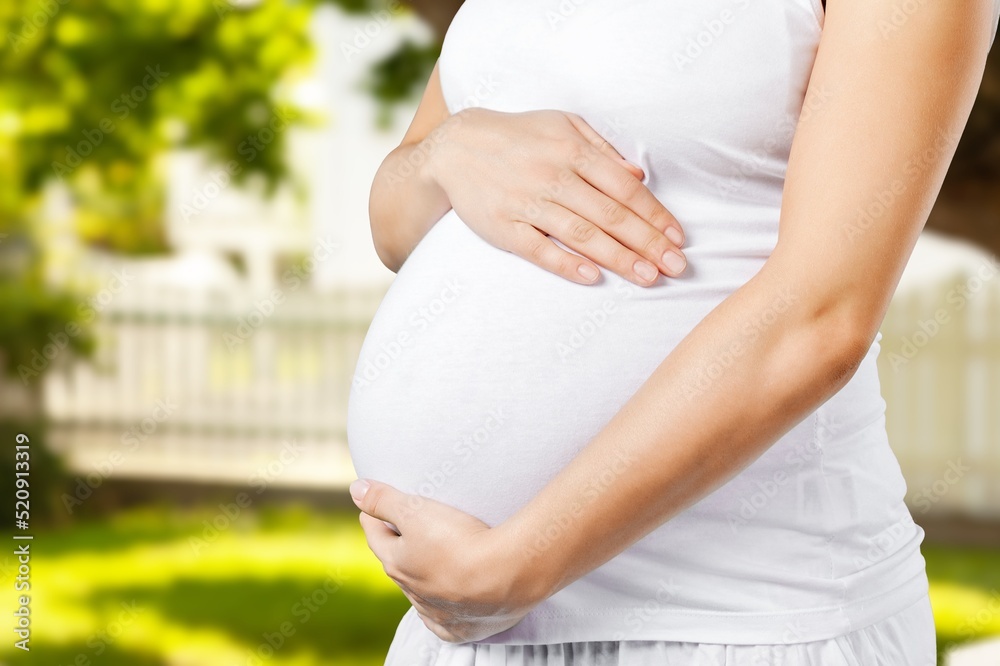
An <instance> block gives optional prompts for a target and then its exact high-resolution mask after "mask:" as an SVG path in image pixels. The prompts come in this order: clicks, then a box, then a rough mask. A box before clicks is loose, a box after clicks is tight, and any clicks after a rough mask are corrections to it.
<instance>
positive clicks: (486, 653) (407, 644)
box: [385, 597, 937, 666]
mask: <svg viewBox="0 0 1000 666" xmlns="http://www.w3.org/2000/svg"><path fill="white" fill-rule="evenodd" d="M936 663H937V655H936V644H935V638H934V618H933V616H932V614H931V606H930V600H929V599H928V598H927V597H923V598H922V599H920V600H919V601H917V602H915V603H914V604H912V605H911V606H909V607H908V608H905V609H903V610H902V611H900V612H898V613H896V614H895V615H892V616H890V617H888V618H886V619H884V620H881V621H879V622H876V623H875V624H872V625H869V626H867V627H863V628H861V629H858V630H856V631H852V632H851V633H848V634H844V635H842V636H837V637H836V638H830V639H827V640H822V641H812V642H808V643H793V644H791V645H718V644H711V643H682V642H667V641H591V642H578V643H556V644H550V645H496V644H474V643H468V644H454V643H445V642H443V641H442V640H440V639H439V638H438V637H437V636H435V635H434V634H433V633H431V632H430V630H428V629H427V628H426V627H425V626H424V625H423V623H422V622H421V621H420V618H419V617H417V614H416V613H415V612H414V611H413V609H412V608H411V609H410V611H408V612H407V613H406V615H404V616H403V620H402V622H400V624H399V628H398V629H397V631H396V638H395V640H394V641H393V643H392V646H391V647H390V649H389V654H388V655H387V657H386V662H385V666H935V664H936Z"/></svg>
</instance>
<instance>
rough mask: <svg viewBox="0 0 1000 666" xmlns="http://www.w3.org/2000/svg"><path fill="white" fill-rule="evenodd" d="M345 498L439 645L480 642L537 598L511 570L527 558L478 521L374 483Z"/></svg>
mask: <svg viewBox="0 0 1000 666" xmlns="http://www.w3.org/2000/svg"><path fill="white" fill-rule="evenodd" d="M366 484H367V485H366ZM351 496H352V497H353V498H354V503H355V504H357V506H358V508H359V509H361V512H362V513H361V527H362V528H363V529H364V531H365V537H366V538H367V540H368V547H369V548H371V550H372V552H373V553H375V556H376V557H377V558H378V559H379V560H380V561H381V562H382V567H383V568H384V569H385V573H386V574H387V575H388V576H389V577H390V578H391V579H392V580H393V581H395V583H396V584H397V585H399V587H400V589H402V590H403V594H405V595H406V597H407V599H409V600H410V603H411V604H413V606H414V608H415V609H416V610H417V613H418V614H419V615H420V618H421V619H422V620H423V622H424V624H425V625H426V626H427V628H428V629H430V630H431V631H432V632H434V634H435V635H436V636H437V637H438V638H441V639H442V640H444V641H448V642H451V643H465V642H469V641H476V640H482V639H483V638H487V637H489V636H492V635H494V634H497V633H499V632H501V631H503V630H505V629H509V628H510V627H512V626H514V625H515V624H517V623H518V622H519V621H520V620H521V618H522V617H524V616H525V615H526V614H527V613H528V611H530V610H531V608H532V607H533V606H535V605H536V604H537V603H538V602H539V601H541V600H542V599H543V598H544V596H540V595H539V593H538V592H537V591H536V590H537V588H539V587H540V586H539V585H538V584H537V581H531V580H526V578H529V577H530V576H526V574H527V571H526V569H527V568H526V567H521V566H519V564H518V562H520V561H523V560H525V559H526V558H524V557H520V556H519V554H518V553H517V552H516V551H515V549H514V546H513V544H512V543H511V542H510V541H505V540H504V538H503V536H502V535H501V534H500V531H499V530H498V529H496V528H491V527H490V526H489V525H487V524H486V523H484V522H482V521H481V520H479V519H477V518H475V517H473V516H470V515H469V514H467V513H464V512H462V511H459V510H458V509H455V508H453V507H450V506H448V505H446V504H442V503H441V502H437V501H435V500H432V499H427V498H425V497H420V496H419V495H408V494H406V493H403V492H400V491H399V490H396V489H395V488H393V487H391V486H388V485H386V484H384V483H379V482H377V481H368V480H359V481H355V482H354V483H352V484H351ZM383 521H384V522H383ZM386 523H391V524H392V525H395V526H396V527H397V529H398V530H399V533H398V534H397V533H396V531H394V530H393V529H392V528H391V527H389V526H388V525H387V524H386Z"/></svg>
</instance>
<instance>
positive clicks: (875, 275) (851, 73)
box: [768, 0, 994, 337]
mask: <svg viewBox="0 0 1000 666" xmlns="http://www.w3.org/2000/svg"><path fill="white" fill-rule="evenodd" d="M993 2H994V0H965V1H964V2H957V3H944V2H921V3H915V6H916V11H914V12H912V13H909V14H907V13H905V12H900V10H899V9H898V8H899V7H900V5H899V3H898V1H897V0H831V1H830V2H828V3H827V5H828V6H829V11H828V13H827V16H826V21H825V24H824V29H823V35H822V37H821V41H820V46H819V50H818V53H817V56H816V61H815V64H814V67H813V72H812V76H811V78H810V82H809V92H808V93H807V99H810V98H812V99H815V100H817V102H816V103H815V104H813V105H811V108H810V109H809V112H808V113H804V114H803V115H802V117H801V118H800V120H799V124H798V127H797V129H796V132H795V137H794V140H793V143H792V149H791V155H790V157H789V163H788V171H787V174H786V178H785V190H784V195H783V200H782V210H781V222H780V231H779V239H778V244H777V247H776V248H775V251H774V253H773V254H772V260H773V264H772V262H768V263H769V264H771V265H772V267H771V268H770V270H774V269H775V268H777V269H778V270H781V271H783V272H784V274H785V275H786V276H787V277H792V278H793V279H795V280H796V282H797V284H799V285H800V287H801V288H802V289H803V290H804V292H805V293H806V295H807V296H810V297H813V301H814V302H815V303H817V304H818V305H817V307H818V308H829V307H830V305H831V304H835V305H838V306H839V305H843V306H845V307H847V308H848V313H849V314H850V316H851V317H853V318H854V319H855V320H857V321H859V322H860V323H859V325H860V326H861V328H863V329H864V330H865V331H866V332H867V333H870V337H874V335H875V331H876V330H877V328H878V326H879V325H880V323H881V320H882V317H883V316H884V314H885V308H886V307H887V306H888V301H889V299H890V297H891V296H892V293H893V291H894V290H895V287H896V285H897V283H898V281H899V276H900V274H901V273H902V270H903V268H904V266H905V264H906V261H907V259H908V257H909V255H910V252H911V250H912V248H913V244H914V243H915V242H916V238H917V236H918V234H919V232H920V230H921V228H922V227H923V225H924V223H925V222H926V219H927V216H928V214H929V212H930V209H931V207H932V206H933V203H934V200H935V198H936V197H937V193H938V191H939V190H940V187H941V183H942V181H943V180H944V176H945V173H946V171H947V169H948V165H949V163H950V162H951V158H952V156H953V154H954V151H955V147H956V144H957V142H958V138H959V136H960V135H961V132H962V130H963V128H964V126H965V123H966V120H967V119H968V115H969V112H970V110H971V108H972V104H973V102H974V100H975V97H976V93H977V91H978V88H979V84H980V82H981V79H982V74H983V68H984V65H985V60H986V53H987V51H988V50H989V44H990V38H991V35H992V22H993Z"/></svg>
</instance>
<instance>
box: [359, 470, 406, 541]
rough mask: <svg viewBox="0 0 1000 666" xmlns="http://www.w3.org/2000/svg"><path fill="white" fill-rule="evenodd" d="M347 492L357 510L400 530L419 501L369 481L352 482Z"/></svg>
mask: <svg viewBox="0 0 1000 666" xmlns="http://www.w3.org/2000/svg"><path fill="white" fill-rule="evenodd" d="M349 490H350V493H351V499H353V500H354V503H355V504H356V505H357V507H358V508H359V509H361V510H362V511H364V512H365V513H367V514H368V515H369V516H372V517H373V518H378V519H379V520H383V521H386V522H390V523H392V524H393V525H396V526H399V527H400V528H402V527H403V523H405V522H406V517H407V516H408V515H409V514H410V513H411V512H412V511H413V510H414V509H415V508H416V504H417V503H419V500H420V498H419V497H418V496H416V495H408V494H406V493H404V492H402V491H400V490H396V489H395V488H393V487H392V486H390V485H388V484H385V483H381V482H379V481H371V480H369V479H358V480H357V481H354V482H353V483H352V484H351V486H350V489H349ZM397 532H398V530H397Z"/></svg>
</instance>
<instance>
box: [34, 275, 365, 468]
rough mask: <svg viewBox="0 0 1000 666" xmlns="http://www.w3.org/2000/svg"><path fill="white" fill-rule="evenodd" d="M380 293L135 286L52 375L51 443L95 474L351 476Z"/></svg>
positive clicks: (48, 391)
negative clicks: (355, 399) (353, 425)
mask: <svg viewBox="0 0 1000 666" xmlns="http://www.w3.org/2000/svg"><path fill="white" fill-rule="evenodd" d="M383 294H384V289H373V290H369V291H338V292H329V293H317V292H314V291H311V290H308V289H306V288H305V287H302V288H301V289H298V290H294V291H289V290H287V289H286V290H285V291H283V292H281V298H280V301H279V299H275V298H273V297H272V296H269V295H268V294H262V295H257V296H254V295H251V294H248V293H245V292H243V291H239V290H231V289H228V290H218V291H203V290H194V289H191V288H180V287H175V288H171V287H163V286H157V287H155V288H144V287H142V286H140V285H133V286H130V287H129V288H128V289H126V290H123V291H122V292H121V294H119V295H117V296H116V297H115V298H114V299H113V300H112V301H111V302H110V303H109V304H108V306H107V308H106V309H105V310H103V311H102V313H101V316H100V317H99V318H98V319H97V321H96V328H95V330H96V337H97V349H96V353H95V356H94V357H93V359H91V360H89V361H78V362H73V363H70V364H68V365H66V366H64V367H61V368H56V369H55V370H54V371H53V372H51V373H49V374H48V375H47V377H46V380H45V386H44V388H45V392H44V396H45V407H46V412H47V415H48V417H49V420H50V422H51V424H52V426H51V427H52V431H53V436H52V438H51V439H52V440H53V446H54V448H56V449H57V450H58V451H60V452H61V453H62V454H63V455H64V456H65V458H66V459H67V460H68V462H69V464H70V466H71V468H73V469H74V470H75V471H77V472H78V473H82V474H90V475H91V480H92V481H94V482H97V481H99V479H98V477H97V476H93V475H95V474H97V475H100V476H102V477H107V476H109V475H110V474H112V473H113V474H114V475H115V476H116V477H117V478H125V477H137V478H147V477H156V478H168V479H181V480H201V481H211V482H228V483H238V484H239V483H242V484H246V483H252V484H259V483H263V482H266V483H267V484H269V485H295V486H303V485H306V486H318V487H338V486H342V485H343V484H344V483H346V482H348V481H350V480H351V479H353V476H352V472H351V465H350V460H349V458H348V455H347V447H346V436H345V424H346V405H347V397H348V391H349V388H350V378H351V376H352V374H353V370H354V363H355V362H356V359H357V356H358V353H359V351H360V347H361V343H362V341H363V339H364V335H365V332H366V331H367V328H368V324H369V323H370V321H371V318H372V315H373V314H374V312H375V309H376V308H377V306H378V303H379V301H380V300H381V297H382V295H383ZM276 301H279V302H276ZM91 485H94V484H93V483H92V484H91Z"/></svg>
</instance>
